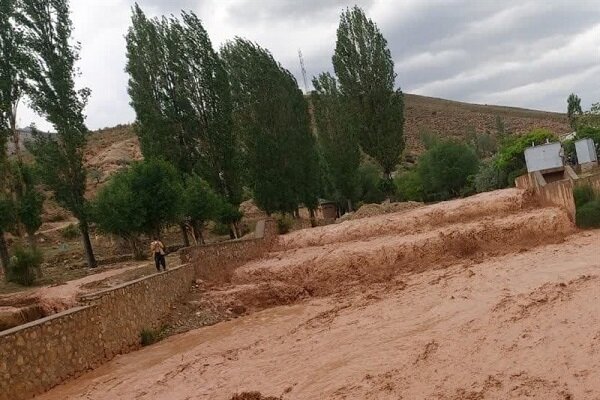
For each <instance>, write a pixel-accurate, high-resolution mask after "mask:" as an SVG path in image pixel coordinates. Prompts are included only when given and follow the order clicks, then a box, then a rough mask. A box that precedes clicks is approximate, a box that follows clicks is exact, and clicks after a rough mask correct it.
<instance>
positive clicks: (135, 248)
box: [126, 236, 146, 260]
mask: <svg viewBox="0 0 600 400" xmlns="http://www.w3.org/2000/svg"><path fill="white" fill-rule="evenodd" d="M126 240H127V241H128V242H129V246H130V247H131V252H132V253H133V257H134V258H135V259H136V260H145V259H146V254H145V253H144V252H143V251H142V248H141V247H140V242H139V241H138V238H137V237H136V236H128V237H127V238H126Z"/></svg>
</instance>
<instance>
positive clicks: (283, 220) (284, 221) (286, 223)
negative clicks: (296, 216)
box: [277, 215, 294, 235]
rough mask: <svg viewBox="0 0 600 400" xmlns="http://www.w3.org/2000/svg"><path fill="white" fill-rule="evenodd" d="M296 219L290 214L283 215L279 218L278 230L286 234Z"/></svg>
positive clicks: (281, 233)
mask: <svg viewBox="0 0 600 400" xmlns="http://www.w3.org/2000/svg"><path fill="white" fill-rule="evenodd" d="M293 224H294V221H293V220H292V218H291V217H290V216H289V215H282V216H281V217H279V218H277V231H278V232H279V234H280V235H285V234H286V233H288V232H289V231H290V230H291V229H292V225H293Z"/></svg>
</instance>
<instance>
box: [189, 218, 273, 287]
mask: <svg viewBox="0 0 600 400" xmlns="http://www.w3.org/2000/svg"><path fill="white" fill-rule="evenodd" d="M276 240H277V225H276V223H275V221H274V220H272V219H267V220H261V221H258V222H257V223H256V229H255V231H254V235H253V236H252V237H250V238H242V239H237V240H230V241H227V242H221V243H211V244H207V245H199V246H193V247H189V248H187V249H183V250H181V252H180V254H181V262H182V263H186V264H191V265H193V266H194V267H195V270H196V277H197V278H200V279H203V280H206V281H211V282H230V281H231V276H232V273H233V271H234V270H235V269H236V268H237V267H239V266H241V265H243V264H245V263H246V262H248V261H251V260H255V259H257V258H260V257H262V256H263V255H264V254H266V253H268V252H269V251H270V250H271V248H272V247H273V245H274V244H275V241H276Z"/></svg>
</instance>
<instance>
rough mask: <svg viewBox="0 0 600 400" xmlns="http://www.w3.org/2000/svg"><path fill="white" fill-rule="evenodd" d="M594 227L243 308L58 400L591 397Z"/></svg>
mask: <svg viewBox="0 0 600 400" xmlns="http://www.w3.org/2000/svg"><path fill="white" fill-rule="evenodd" d="M599 249H600V232H598V231H595V232H591V233H590V232H587V233H577V234H575V235H572V236H570V237H568V238H567V239H566V240H565V241H564V242H563V243H559V244H550V245H544V246H541V247H537V248H534V249H531V250H522V251H520V252H517V253H513V254H507V255H503V256H499V257H495V258H491V259H486V260H484V261H481V262H480V260H465V261H464V262H462V263H459V264H456V265H454V266H451V267H448V268H446V269H433V270H427V271H424V272H422V273H418V274H409V273H407V274H404V275H402V274H401V275H399V276H398V278H397V279H396V280H394V281H390V282H388V283H385V284H372V285H369V286H368V287H364V286H357V287H356V288H355V290H353V291H350V292H345V293H344V294H343V295H335V296H330V297H324V298H320V299H310V300H307V301H304V302H302V303H300V304H296V305H291V306H281V307H275V308H270V309H267V310H264V311H261V312H258V313H254V314H252V315H249V316H245V317H241V318H239V319H236V320H233V321H229V322H225V323H221V324H218V325H215V326H212V327H207V328H202V329H198V330H194V331H191V332H188V333H187V334H183V335H179V336H175V337H172V338H169V339H167V340H166V341H164V342H162V343H159V344H156V345H154V346H151V347H148V348H145V349H143V350H141V351H138V352H135V353H131V354H128V355H124V356H120V357H118V358H116V359H114V360H113V361H112V362H110V363H108V364H106V365H104V366H102V367H100V368H99V369H97V370H95V371H93V372H91V373H89V374H87V375H84V376H82V377H80V378H78V379H76V380H74V381H72V382H70V383H68V384H66V385H63V386H59V387H57V388H55V389H54V390H52V391H50V392H49V393H46V394H45V395H43V396H41V397H40V399H42V400H64V399H97V400H103V399H106V400H109V399H110V400H112V399H165V400H166V399H169V400H178V399H181V400H183V399H230V398H231V397H232V395H233V394H235V393H239V392H243V391H260V392H261V393H263V394H264V395H271V396H282V397H283V399H444V400H446V399H448V400H450V399H453V400H459V399H527V398H531V399H545V400H554V399H557V400H558V399H561V400H566V399H600V308H599V304H600V259H599V258H598V250H599Z"/></svg>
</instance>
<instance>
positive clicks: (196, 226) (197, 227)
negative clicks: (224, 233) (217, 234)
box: [192, 220, 204, 244]
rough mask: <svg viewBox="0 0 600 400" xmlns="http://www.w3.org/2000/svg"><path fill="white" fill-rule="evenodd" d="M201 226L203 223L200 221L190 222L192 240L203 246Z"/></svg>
mask: <svg viewBox="0 0 600 400" xmlns="http://www.w3.org/2000/svg"><path fill="white" fill-rule="evenodd" d="M203 225H204V223H203V222H201V221H197V220H194V221H192V230H193V231H194V238H195V239H196V244H204V236H202V226H203Z"/></svg>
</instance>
